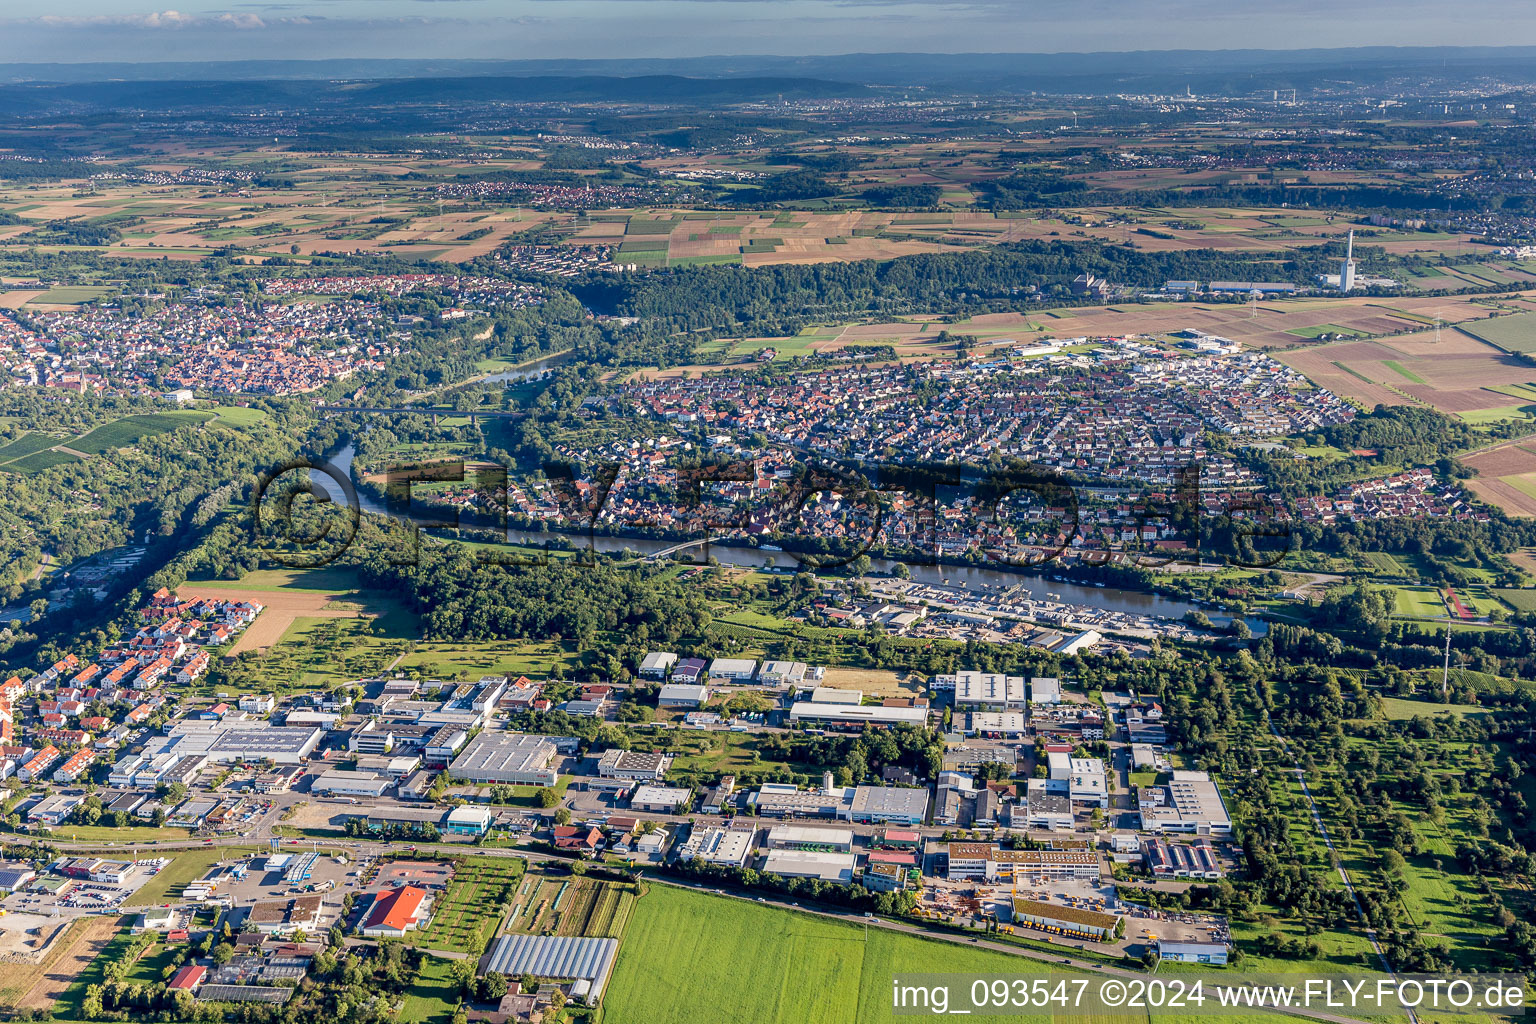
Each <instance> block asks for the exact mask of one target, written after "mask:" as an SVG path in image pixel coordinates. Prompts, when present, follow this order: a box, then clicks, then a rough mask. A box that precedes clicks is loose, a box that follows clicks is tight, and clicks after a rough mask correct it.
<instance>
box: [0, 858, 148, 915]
mask: <svg viewBox="0 0 1536 1024" xmlns="http://www.w3.org/2000/svg"><path fill="white" fill-rule="evenodd" d="M164 863H165V862H164V861H160V860H153V861H140V862H139V863H138V864H135V865H133V866H132V867H131V868H130V869H129V871H128V874H127V877H125V878H124V879H123V881H122V882H121V883H109V882H93V881H91V880H90V879H89V878H64V877H62V876H59V875H43V876H42V878H40V879H36V880H34V881H32V882H30V883H28V884H27V885H26V886H24V887H23V888H22V889H20V890H19V891H17V892H14V893H12V894H11V895H9V896H7V897H5V899H3V900H0V909H3V910H4V911H5V913H6V915H7V916H9V915H11V914H27V915H39V916H42V917H52V916H53V915H55V914H59V915H67V916H72V917H73V916H80V915H84V914H113V913H117V912H119V911H120V910H121V909H122V905H123V903H124V901H125V900H127V899H128V897H129V896H131V895H133V893H134V892H136V891H137V890H138V889H139V887H140V886H142V885H143V884H144V883H145V882H147V881H149V880H150V879H151V878H153V877H154V876H155V874H156V873H157V872H158V871H159V870H160V869H161V867H163V866H164ZM44 882H46V883H47V887H44V884H43V883H44Z"/></svg>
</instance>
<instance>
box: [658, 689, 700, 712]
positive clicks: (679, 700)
mask: <svg viewBox="0 0 1536 1024" xmlns="http://www.w3.org/2000/svg"><path fill="white" fill-rule="evenodd" d="M707 700H709V687H707V686H704V685H702V684H699V683H668V684H666V685H665V686H663V687H662V688H661V692H660V693H659V694H657V695H656V704H657V706H658V707H663V708H701V707H703V706H704V702H705V701H707Z"/></svg>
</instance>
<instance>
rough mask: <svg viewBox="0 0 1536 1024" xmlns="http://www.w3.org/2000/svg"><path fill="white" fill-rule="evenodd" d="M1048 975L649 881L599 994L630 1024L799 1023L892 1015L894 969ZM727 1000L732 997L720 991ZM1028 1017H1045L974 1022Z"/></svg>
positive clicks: (981, 955)
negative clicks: (610, 975)
mask: <svg viewBox="0 0 1536 1024" xmlns="http://www.w3.org/2000/svg"><path fill="white" fill-rule="evenodd" d="M951 971H952V972H968V973H977V972H987V971H998V972H1001V973H1003V974H1006V975H1009V976H1022V977H1029V976H1032V975H1037V974H1044V972H1045V967H1044V965H1042V964H1040V963H1038V962H1037V961H1031V960H1026V959H1023V958H1021V957H1013V956H1009V955H1007V954H1005V953H996V952H991V951H988V950H982V949H968V948H965V947H963V946H960V945H957V944H953V943H946V942H936V941H929V940H924V939H920V938H916V937H911V936H906V935H898V934H894V933H891V932H888V931H886V930H884V929H881V928H870V929H869V930H868V933H867V934H866V933H865V930H864V929H863V928H860V927H858V926H857V925H852V924H844V923H842V922H837V921H830V920H827V919H825V918H818V917H813V916H811V915H808V914H798V913H794V912H791V911H785V910H779V909H776V908H771V907H762V906H758V905H757V904H754V903H751V902H748V901H744V900H736V899H729V898H725V897H719V896H710V895H707V894H704V893H698V892H694V891H691V890H685V889H678V888H675V887H672V886H666V885H652V886H650V888H649V891H648V892H647V893H646V894H645V895H644V896H642V897H641V898H640V902H639V904H638V905H637V906H636V908H635V912H634V915H633V916H632V917H631V919H630V925H629V933H628V934H627V935H626V936H625V937H624V941H623V943H622V945H621V946H620V948H619V958H618V962H617V964H616V965H615V967H614V973H613V979H612V981H611V982H610V983H609V986H608V993H607V995H606V996H605V997H604V1015H605V1019H607V1020H614V1021H624V1022H625V1024H694V1022H699V1024H705V1022H708V1024H738V1022H739V1024H748V1022H751V1024H804V1022H807V1021H840V1022H859V1024H863V1022H873V1021H882V1022H883V1021H888V1020H891V1019H892V1014H891V1011H890V1002H891V976H892V975H893V974H895V973H898V972H914V973H915V972H951ZM727 993H728V996H727V995H726V994H727ZM971 1019H977V1020H980V1019H988V1020H990V1019H997V1020H1003V1019H1007V1020H1014V1021H1023V1020H1034V1021H1038V1022H1041V1024H1045V1022H1046V1021H1047V1020H1048V1018H1047V1017H1045V1016H1036V1017H1008V1018H981V1017H974V1016H973V1017H972V1018H971Z"/></svg>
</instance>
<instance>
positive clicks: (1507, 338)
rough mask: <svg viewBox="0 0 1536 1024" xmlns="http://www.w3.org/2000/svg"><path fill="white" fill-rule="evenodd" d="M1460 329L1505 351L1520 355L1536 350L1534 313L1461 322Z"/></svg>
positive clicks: (1535, 315) (1535, 318) (1535, 316)
mask: <svg viewBox="0 0 1536 1024" xmlns="http://www.w3.org/2000/svg"><path fill="white" fill-rule="evenodd" d="M1460 329H1461V330H1463V331H1465V332H1466V333H1468V334H1470V335H1472V336H1473V337H1474V338H1477V339H1478V340H1480V341H1486V342H1487V343H1488V344H1490V345H1493V346H1495V347H1497V348H1501V349H1503V350H1504V351H1505V352H1513V353H1517V354H1520V355H1526V354H1529V353H1533V352H1536V314H1533V313H1516V314H1515V315H1513V316H1501V317H1495V318H1493V319H1491V320H1484V321H1481V322H1480V323H1474V324H1461V325H1460Z"/></svg>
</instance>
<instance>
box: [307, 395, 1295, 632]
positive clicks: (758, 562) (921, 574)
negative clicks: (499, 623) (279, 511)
mask: <svg viewBox="0 0 1536 1024" xmlns="http://www.w3.org/2000/svg"><path fill="white" fill-rule="evenodd" d="M509 372H510V371H509ZM354 454H355V448H354V446H353V444H352V443H351V442H350V441H349V442H347V444H346V445H345V446H343V447H342V448H341V449H340V450H339V451H337V452H336V453H335V454H334V455H332V456H331V457H330V458H329V459H328V460H327V463H328V464H329V465H330V466H331V467H332V468H333V469H334V470H335V471H336V472H338V473H341V474H344V475H345V476H346V477H347V479H352V476H351V474H352V458H353V455H354ZM312 483H313V485H314V487H315V490H316V493H325V494H327V495H328V496H330V497H331V498H332V500H336V501H339V500H341V496H339V495H334V494H331V488H329V487H327V484H329V483H331V481H330V478H329V477H327V476H326V475H324V474H319V473H316V474H313V478H312ZM357 501H358V505H359V507H360V508H361V509H362V510H363V511H364V512H371V513H374V514H376V515H390V514H391V513H390V511H389V510H388V509H387V508H385V507H384V505H383V504H382V503H381V502H379V501H378V500H376V499H375V498H374V497H373V496H372V495H371V494H368V493H367V492H366V491H363V490H361V489H359V490H358V491H357ZM560 538H563V539H565V540H567V541H569V542H570V543H571V544H573V545H577V546H580V545H582V544H584V543H586V540H585V538H583V537H581V536H580V535H577V534H571V533H556V532H549V533H537V532H528V531H522V530H514V529H509V530H508V531H507V543H509V544H523V545H531V546H534V547H540V546H543V544H544V543H545V542H546V541H550V540H555V539H560ZM676 543H677V542H676V541H671V540H649V539H646V538H640V537H605V536H597V537H594V538H592V546H593V547H594V548H595V549H596V550H598V551H601V552H605V553H613V554H617V553H620V552H623V551H626V550H628V551H634V552H637V553H639V554H641V555H648V554H653V553H655V552H657V551H661V550H664V549H666V548H670V547H673V546H675V545H676ZM699 550H700V549H697V548H695V549H692V551H693V552H695V553H696V552H698V551H699ZM709 554H710V556H711V557H713V558H715V559H716V560H717V561H719V562H720V563H721V564H723V565H737V566H765V565H767V564H769V559H772V560H773V562H774V564H777V565H781V566H790V565H793V564H794V563H795V559H794V556H793V555H791V554H789V553H787V552H783V551H778V552H775V551H764V550H762V549H760V548H755V547H751V546H748V545H730V544H711V545H710V546H709ZM903 564H905V565H906V566H907V569H908V572H909V573H910V575H911V578H912V579H913V580H916V581H917V582H919V583H927V584H931V585H934V586H950V587H958V588H962V589H966V590H970V591H973V592H978V593H979V592H981V591H984V590H1000V589H1007V588H1017V589H1022V590H1023V591H1025V592H1026V593H1027V594H1028V595H1029V596H1030V597H1031V598H1033V599H1035V600H1038V601H1047V600H1049V601H1056V602H1059V603H1062V604H1073V605H1083V606H1086V607H1090V608H1103V609H1106V610H1108V611H1113V612H1118V613H1120V614H1122V615H1135V616H1151V617H1156V618H1165V619H1181V618H1183V617H1184V616H1185V614H1187V613H1188V612H1191V611H1195V610H1196V606H1195V605H1193V604H1191V603H1189V602H1187V601H1183V600H1179V599H1177V598H1170V597H1164V596H1162V595H1161V594H1149V593H1144V592H1142V591H1139V590H1125V589H1122V588H1119V587H1109V586H1105V587H1095V586H1087V585H1084V584H1081V583H1069V582H1064V581H1058V580H1054V579H1051V578H1050V576H1049V575H1041V574H1039V573H1034V572H1024V571H1011V570H1008V569H1005V568H1002V569H1000V568H983V567H978V566H963V565H914V564H913V563H911V562H905V563H903ZM895 566H896V563H895V562H893V561H889V560H887V559H883V558H876V559H873V560H872V566H871V568H872V569H873V570H874V571H875V572H877V573H890V572H891V571H892V570H893V569H894V568H895ZM1208 614H1209V615H1210V618H1211V621H1212V622H1214V623H1216V624H1217V625H1222V624H1224V623H1226V622H1228V621H1230V619H1231V616H1228V615H1223V614H1220V613H1217V612H1214V611H1213V612H1208ZM1247 622H1248V625H1249V628H1251V629H1252V630H1253V632H1254V633H1255V634H1256V635H1261V634H1263V633H1264V632H1265V631H1266V630H1267V629H1268V624H1267V623H1265V622H1264V621H1263V620H1262V619H1256V618H1249V619H1248V620H1247Z"/></svg>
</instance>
